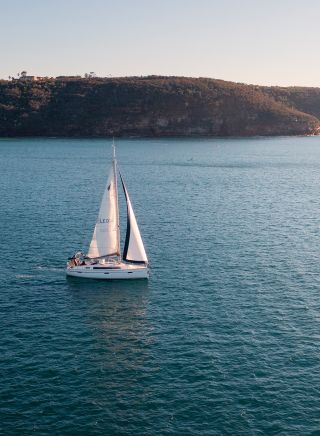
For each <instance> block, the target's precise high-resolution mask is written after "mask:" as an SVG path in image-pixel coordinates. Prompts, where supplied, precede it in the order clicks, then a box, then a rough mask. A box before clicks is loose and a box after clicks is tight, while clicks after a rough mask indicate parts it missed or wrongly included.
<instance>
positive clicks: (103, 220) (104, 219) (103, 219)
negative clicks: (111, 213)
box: [99, 218, 111, 224]
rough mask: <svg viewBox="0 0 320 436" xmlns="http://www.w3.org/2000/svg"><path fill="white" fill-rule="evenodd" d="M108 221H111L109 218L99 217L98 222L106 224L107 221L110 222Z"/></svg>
mask: <svg viewBox="0 0 320 436" xmlns="http://www.w3.org/2000/svg"><path fill="white" fill-rule="evenodd" d="M110 221H111V219H110V218H100V219H99V224H107V223H110Z"/></svg>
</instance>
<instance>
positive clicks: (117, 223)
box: [112, 138, 121, 261]
mask: <svg viewBox="0 0 320 436" xmlns="http://www.w3.org/2000/svg"><path fill="white" fill-rule="evenodd" d="M112 152H113V159H112V166H113V177H114V186H115V193H116V217H117V222H116V227H117V247H118V256H119V259H120V261H121V251H120V219H119V200H118V180H117V159H116V145H115V143H114V138H113V140H112Z"/></svg>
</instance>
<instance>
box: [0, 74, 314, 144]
mask: <svg viewBox="0 0 320 436" xmlns="http://www.w3.org/2000/svg"><path fill="white" fill-rule="evenodd" d="M319 119H320V89H318V88H278V87H259V86H253V85H244V84H238V83H233V82H225V81H222V80H214V79H204V78H203V79H202V78H199V79H194V78H184V77H154V76H151V77H128V78H126V77H125V78H112V79H103V78H90V79H79V78H75V79H71V78H70V79H68V78H64V79H61V80H58V79H47V80H42V81H34V82H28V81H22V80H20V81H18V80H17V81H0V136H70V137H81V136H88V137H102V136H113V135H114V136H145V137H153V136H159V137H160V136H251V135H305V134H315V133H317V132H318V130H319V127H320V121H319Z"/></svg>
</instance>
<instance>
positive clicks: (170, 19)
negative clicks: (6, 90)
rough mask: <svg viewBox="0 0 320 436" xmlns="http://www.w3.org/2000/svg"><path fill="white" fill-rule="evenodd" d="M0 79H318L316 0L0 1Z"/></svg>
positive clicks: (286, 82)
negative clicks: (152, 76) (92, 75)
mask: <svg viewBox="0 0 320 436" xmlns="http://www.w3.org/2000/svg"><path fill="white" fill-rule="evenodd" d="M0 14H1V26H0V54H1V57H0V77H1V78H5V79H7V78H8V76H12V75H13V76H16V75H17V73H18V72H21V71H22V70H26V71H27V72H28V74H30V75H31V74H32V75H39V76H57V75H76V74H80V75H84V73H86V72H90V71H95V72H96V73H97V75H99V76H109V75H111V76H131V75H138V76H140V75H150V74H157V75H176V76H190V77H212V78H216V79H224V80H232V81H235V82H244V83H254V84H265V85H283V86H290V85H301V86H320V74H319V73H320V53H319V42H320V24H319V23H320V0H304V1H303V0H113V1H111V0H86V1H84V0H0Z"/></svg>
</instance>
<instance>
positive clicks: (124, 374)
mask: <svg viewBox="0 0 320 436" xmlns="http://www.w3.org/2000/svg"><path fill="white" fill-rule="evenodd" d="M67 283H68V287H69V290H70V292H71V294H72V300H73V303H72V304H74V305H76V306H77V311H78V312H79V316H82V320H81V322H82V323H86V324H87V337H86V338H82V339H83V340H84V342H85V344H84V346H85V347H86V351H87V353H86V355H87V356H88V351H89V355H90V364H89V365H90V366H91V367H92V365H94V366H96V368H98V369H99V371H101V372H102V373H103V374H104V375H105V377H106V380H105V383H106V384H108V385H110V377H115V378H114V379H113V381H112V383H118V382H119V383H121V380H120V379H119V380H118V381H117V378H118V377H120V378H121V379H123V378H126V379H128V380H127V382H128V383H131V382H134V379H136V377H137V371H138V372H140V371H141V374H143V372H144V371H145V370H146V366H148V363H147V361H148V360H149V357H150V356H149V351H150V347H151V345H152V343H153V338H152V331H153V329H152V326H151V325H150V323H149V319H148V313H147V311H148V304H149V290H148V282H147V281H144V280H143V281H129V282H128V281H109V282H104V281H97V280H90V279H88V280H81V279H76V278H69V280H68V282H67ZM88 348H89V350H88ZM131 371H133V372H134V374H135V375H134V374H133V373H132V374H131ZM132 375H134V377H133V378H132V377H131V376H132ZM128 377H129V378H128ZM101 383H103V380H102V379H101ZM108 389H109V388H108Z"/></svg>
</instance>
